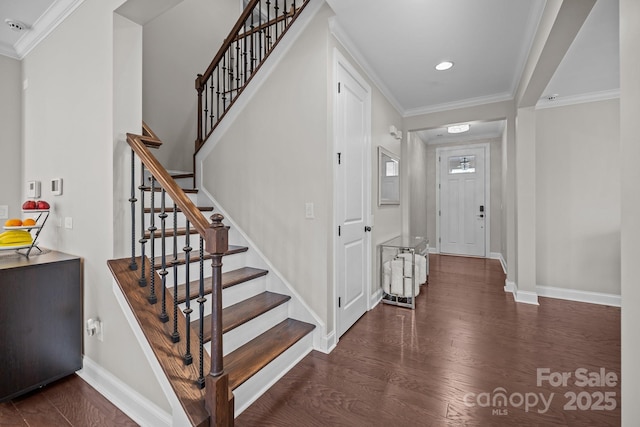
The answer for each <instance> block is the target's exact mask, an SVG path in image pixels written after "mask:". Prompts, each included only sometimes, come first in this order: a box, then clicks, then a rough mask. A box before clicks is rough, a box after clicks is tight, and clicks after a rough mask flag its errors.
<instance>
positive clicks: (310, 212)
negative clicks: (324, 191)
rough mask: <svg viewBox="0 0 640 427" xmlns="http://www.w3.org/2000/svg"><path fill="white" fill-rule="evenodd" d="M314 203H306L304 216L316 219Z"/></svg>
mask: <svg viewBox="0 0 640 427" xmlns="http://www.w3.org/2000/svg"><path fill="white" fill-rule="evenodd" d="M313 210H314V209H313V203H312V202H307V203H305V204H304V217H305V218H307V219H314V218H315V217H316V215H315V213H314V211H313Z"/></svg>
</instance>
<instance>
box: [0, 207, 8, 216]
mask: <svg viewBox="0 0 640 427" xmlns="http://www.w3.org/2000/svg"><path fill="white" fill-rule="evenodd" d="M7 218H9V206H7V205H2V206H0V219H7Z"/></svg>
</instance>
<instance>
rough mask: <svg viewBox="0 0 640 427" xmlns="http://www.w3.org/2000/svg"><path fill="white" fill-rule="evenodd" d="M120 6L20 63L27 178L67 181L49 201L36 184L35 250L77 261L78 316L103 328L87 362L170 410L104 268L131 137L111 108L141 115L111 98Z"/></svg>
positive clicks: (81, 10)
mask: <svg viewBox="0 0 640 427" xmlns="http://www.w3.org/2000/svg"><path fill="white" fill-rule="evenodd" d="M122 3H123V1H122V0H108V1H104V0H103V1H85V2H84V3H82V5H80V6H79V7H78V8H77V9H76V10H75V11H74V13H73V14H71V15H70V16H69V17H68V18H67V19H65V21H64V22H63V23H62V24H60V25H59V26H58V27H56V29H55V30H54V31H53V32H52V33H51V34H50V35H49V36H48V37H47V38H46V39H45V40H43V41H42V42H41V43H40V44H39V45H38V46H37V47H36V48H34V49H33V50H32V51H31V52H30V53H29V54H28V55H27V56H26V57H25V58H24V60H23V73H24V78H25V79H28V81H29V87H28V89H27V90H26V91H24V122H25V130H24V147H23V149H24V158H25V164H24V176H25V178H26V179H36V180H41V181H42V182H43V184H44V183H47V182H49V180H50V179H51V178H63V180H64V193H63V195H62V196H58V197H52V195H51V193H50V192H49V191H48V190H47V189H46V186H43V194H42V196H43V198H44V199H46V200H49V201H50V202H51V204H52V208H53V212H52V215H51V216H52V218H50V219H49V221H48V223H47V226H46V227H45V228H44V229H43V231H42V233H41V242H42V246H44V247H47V248H53V249H56V250H59V251H62V252H67V253H70V254H74V255H78V256H80V257H82V258H83V260H84V262H83V268H84V295H83V297H84V307H83V308H84V316H85V319H87V318H89V317H94V318H95V317H100V319H101V320H102V321H103V323H104V326H105V329H104V341H103V342H100V341H98V340H97V339H95V338H87V339H85V341H84V354H85V357H88V358H90V359H91V360H93V361H94V362H96V363H97V364H98V365H100V366H101V367H102V368H104V369H105V370H107V371H108V372H110V373H112V374H113V375H115V376H116V377H118V378H119V379H120V380H122V381H123V382H125V383H126V384H128V385H129V386H131V387H132V388H134V389H135V390H136V391H138V392H139V393H141V394H142V395H144V396H145V397H147V398H148V399H149V400H151V401H152V402H154V403H155V404H156V405H158V406H159V407H161V408H163V409H165V410H167V411H170V409H169V405H168V402H167V401H166V398H165V397H164V395H163V393H162V391H161V389H160V387H159V385H158V382H157V381H156V380H155V376H154V374H153V372H152V370H151V368H150V366H149V364H148V363H147V361H146V358H145V356H144V354H143V353H142V350H141V348H140V345H139V344H138V342H137V340H136V338H135V336H134V335H133V333H132V330H131V328H130V327H129V325H128V323H127V320H126V319H125V317H124V315H123V312H122V310H121V309H120V306H119V304H118V302H117V301H116V299H115V297H114V293H113V289H112V286H113V277H112V276H111V273H110V272H109V269H108V268H107V265H106V261H107V260H108V259H111V258H113V257H114V249H113V248H114V241H115V239H116V237H115V236H116V235H121V234H122V233H121V229H120V227H123V226H124V225H123V224H122V223H116V222H114V206H116V205H117V204H118V203H122V202H123V201H126V199H127V198H128V195H127V194H121V193H116V194H114V176H113V175H114V165H116V163H117V162H116V161H115V160H114V159H116V158H118V156H119V153H117V151H118V150H121V149H124V148H123V147H124V145H123V142H122V136H123V135H124V133H125V132H130V131H131V129H130V128H129V127H127V128H125V129H114V123H118V122H119V121H118V119H115V118H114V110H115V109H116V107H115V105H114V102H115V101H114V100H119V101H120V102H124V103H125V104H126V105H129V106H130V107H129V108H132V109H136V108H137V110H138V111H141V105H140V98H139V95H134V96H133V98H130V99H123V97H124V98H126V94H123V93H120V92H118V93H116V92H117V89H118V88H116V87H115V85H114V81H118V82H121V81H124V80H121V79H120V78H119V77H115V76H114V72H115V73H118V72H120V71H121V70H114V68H115V67H114V65H115V62H114V47H115V49H116V51H117V52H119V53H118V55H119V54H122V55H124V56H122V57H120V59H123V58H124V57H126V53H125V51H123V50H120V49H119V48H118V46H121V44H122V43H125V41H126V40H129V42H131V41H132V40H133V39H131V38H128V37H127V36H126V35H124V34H120V36H123V37H125V39H124V40H123V39H121V38H116V37H115V34H114V26H118V25H125V26H126V23H125V22H124V21H121V20H118V19H115V21H116V22H114V13H113V11H114V10H115V9H116V8H117V7H118V6H120V4H122ZM133 31H134V33H135V31H136V30H133ZM139 36H141V33H140V34H139ZM114 42H115V44H116V46H114ZM137 43H139V44H133V45H130V46H129V47H130V48H131V49H134V50H135V49H139V48H140V47H141V39H139V38H138V39H137ZM125 80H126V79H125ZM137 91H138V94H139V91H140V88H139V87H138V89H137ZM136 103H137V104H138V105H137V106H136V105H135V104H136ZM136 118H137V119H138V120H139V119H140V118H141V114H140V113H138V116H137V117H136ZM119 123H121V122H119ZM136 127H137V129H139V123H137V124H136ZM62 217H72V218H73V228H72V229H67V228H63V227H57V226H56V225H57V219H58V218H62ZM121 224H122V225H121Z"/></svg>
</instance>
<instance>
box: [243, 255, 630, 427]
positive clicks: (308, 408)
mask: <svg viewBox="0 0 640 427" xmlns="http://www.w3.org/2000/svg"><path fill="white" fill-rule="evenodd" d="M430 261H431V266H430V267H431V271H430V276H429V285H428V286H426V287H423V289H422V292H421V293H420V296H419V297H418V298H417V309H416V310H415V311H412V310H409V309H405V308H399V307H394V306H389V305H383V304H379V305H378V306H377V307H376V308H374V309H373V310H371V311H370V312H369V313H367V314H366V315H365V316H363V317H362V318H361V319H360V320H359V321H358V322H357V323H356V324H355V325H354V326H353V327H352V328H351V329H350V330H349V331H348V332H347V333H346V334H345V335H343V336H342V337H341V339H340V342H339V344H338V346H337V347H336V348H335V349H334V350H333V351H332V352H331V353H330V354H328V355H327V354H323V353H319V352H315V351H314V352H312V353H310V354H309V355H308V356H307V357H306V358H304V359H303V360H302V361H301V363H300V364H298V366H296V367H295V368H293V369H292V370H291V371H290V372H289V373H288V374H287V375H285V376H284V377H283V378H282V379H281V380H280V381H278V383H277V384H275V385H274V386H273V387H272V388H271V389H270V390H269V391H268V392H267V393H266V394H265V395H263V396H262V397H261V398H260V399H258V400H257V401H256V402H255V403H254V404H253V405H251V406H250V407H249V408H247V409H246V410H245V411H244V412H243V413H242V414H240V415H239V416H238V418H237V419H236V426H240V427H242V426H323V427H324V426H483V427H484V426H579V427H585V426H619V425H620V381H619V380H620V309H619V308H613V307H606V306H599V305H593V304H584V303H575V302H569V301H561V300H554V299H549V298H540V305H539V306H532V305H525V304H516V303H515V302H514V301H513V296H512V295H511V294H507V293H505V292H504V290H503V286H504V279H505V277H504V274H503V272H502V269H501V267H500V264H499V263H498V262H497V261H495V260H485V259H473V258H461V257H451V256H434V255H432V256H431V258H430ZM538 369H541V371H540V374H538ZM545 369H546V370H545ZM581 369H584V370H585V371H584V372H583V371H582V370H581ZM601 369H604V375H601V372H602V371H601ZM576 371H577V372H576ZM563 373H568V374H564V375H565V377H566V381H565V383H566V385H565V384H563V383H562V375H563ZM538 377H540V380H541V381H540V384H539V385H538V379H539V378H538ZM583 377H587V378H588V379H589V381H590V382H587V381H583V380H584V378H583ZM603 377H604V378H603ZM614 377H615V378H614ZM556 380H557V381H558V382H555V381H556ZM583 383H587V384H586V385H584V384H583ZM614 383H615V384H614ZM501 396H503V398H502V399H501ZM505 399H506V402H504V400H505Z"/></svg>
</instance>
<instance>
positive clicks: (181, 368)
mask: <svg viewBox="0 0 640 427" xmlns="http://www.w3.org/2000/svg"><path fill="white" fill-rule="evenodd" d="M129 138H130V140H131V141H130V143H132V145H133V146H134V147H136V142H140V143H141V144H142V145H143V146H144V147H145V150H146V151H147V152H148V148H158V147H159V146H160V145H159V143H158V140H157V138H156V137H155V136H140V137H138V138H136V136H133V135H130V136H129ZM136 139H137V140H138V141H136ZM139 148H140V147H136V148H134V151H136V150H138V149H139ZM149 155H150V152H149V154H146V153H145V154H143V156H142V157H147V156H149ZM156 166H157V165H156ZM154 167H155V166H152V168H151V169H153V168H154ZM134 174H135V172H134ZM169 178H170V179H171V180H173V183H174V185H177V183H176V182H175V181H176V179H178V180H180V179H182V180H185V179H186V180H187V181H189V182H190V181H191V177H190V176H175V175H174V176H170V177H169ZM143 179H144V180H145V181H146V184H147V185H140V186H139V187H138V189H139V190H140V198H141V200H143V202H142V208H141V213H143V214H144V215H143V216H142V221H141V224H142V225H141V227H140V228H141V229H142V230H143V232H141V233H140V239H139V244H140V248H141V251H142V252H145V249H144V248H145V247H149V248H150V251H151V255H150V257H146V256H144V255H142V256H134V257H131V258H124V259H116V260H111V261H109V262H108V265H109V268H110V269H111V271H112V274H113V276H114V278H115V280H116V282H117V284H118V285H119V287H120V290H121V291H122V294H123V295H124V297H125V298H126V301H127V303H128V307H125V309H129V310H131V312H132V314H133V316H135V318H136V319H137V321H138V325H139V327H140V328H141V329H142V332H143V333H144V336H145V337H146V339H147V341H148V342H149V344H150V346H151V348H152V349H153V352H154V354H155V356H156V358H157V359H158V362H159V363H160V365H161V366H162V369H163V371H164V372H165V374H166V376H167V378H168V380H169V382H170V383H171V385H172V388H173V390H174V392H175V393H176V396H177V397H178V400H179V401H180V402H181V404H182V408H183V409H184V411H185V413H186V415H187V417H188V418H189V420H190V422H191V424H192V425H194V426H200V425H210V424H209V422H210V414H209V412H208V409H207V403H206V402H207V388H208V386H209V385H210V384H209V382H210V381H209V380H208V378H210V377H214V378H218V377H221V376H222V375H224V376H225V378H226V379H225V382H228V384H225V386H226V387H228V393H223V394H226V396H227V397H226V402H227V404H226V406H227V411H228V412H229V414H230V415H227V420H228V421H222V422H216V423H212V424H211V425H232V421H233V414H234V413H235V409H236V408H238V407H244V406H246V405H247V404H249V403H250V402H251V401H252V400H253V399H255V398H256V397H257V396H258V392H259V391H261V390H263V389H265V388H266V387H268V386H269V385H270V383H271V382H273V380H274V376H275V377H276V378H277V377H278V376H280V375H282V374H283V367H284V369H286V367H290V366H292V365H293V364H294V363H295V362H296V361H297V360H299V359H300V358H302V357H304V355H306V354H307V353H308V352H309V351H311V349H312V347H313V338H312V335H311V332H312V331H313V330H314V328H315V325H313V324H310V323H307V322H303V321H300V320H296V319H293V318H291V317H290V316H289V311H290V310H289V309H288V304H289V301H290V300H291V296H290V295H284V294H280V293H277V292H273V291H270V290H267V288H268V283H267V278H268V275H269V271H268V270H267V269H264V268H262V267H261V266H259V267H255V266H251V265H246V264H245V263H246V257H244V255H245V254H247V253H248V248H247V247H246V246H242V245H227V248H226V250H225V251H224V253H223V254H221V259H222V260H223V263H224V265H225V268H224V269H222V266H220V271H219V272H218V273H219V274H218V275H219V279H220V280H219V281H220V291H221V292H220V293H221V297H222V301H221V308H222V310H221V312H220V313H221V323H220V325H218V324H217V323H216V319H215V317H216V314H215V307H213V308H212V306H211V304H205V303H206V302H207V300H209V299H214V300H215V297H214V296H213V295H212V294H213V293H214V292H215V289H216V284H215V282H216V279H215V277H214V276H215V275H216V271H215V267H214V269H213V271H212V272H211V274H206V273H205V270H207V269H206V268H204V266H205V261H207V260H210V261H213V263H214V264H215V252H216V250H214V251H213V252H212V253H207V252H206V251H205V250H204V247H205V246H204V245H200V247H199V251H198V253H197V254H191V252H192V248H191V244H192V243H191V242H193V241H194V240H199V241H200V242H201V243H204V241H205V239H200V236H199V233H198V231H197V230H196V228H195V227H193V226H192V225H191V221H189V220H187V216H185V212H189V211H190V210H191V209H185V208H181V207H178V205H177V204H174V203H173V201H172V200H171V199H170V198H168V197H167V196H168V191H167V190H166V189H165V188H164V187H162V185H160V184H159V181H161V180H162V178H160V180H158V179H156V178H150V177H147V176H146V174H145V177H143ZM183 190H184V191H183V192H182V194H183V195H187V199H186V200H188V201H189V202H184V201H183V203H185V204H187V205H189V203H191V205H192V206H191V207H192V208H195V209H197V211H198V212H199V214H200V215H201V217H202V218H204V216H205V214H206V215H209V214H211V213H212V212H213V210H214V209H213V207H211V206H200V207H196V206H195V204H194V203H193V201H192V199H191V198H195V196H196V195H197V190H194V189H183ZM178 194H180V193H178ZM158 198H160V199H161V200H162V199H164V202H162V201H161V203H160V205H158V200H157V199H158ZM131 199H136V197H132V198H131ZM136 202H137V200H136V201H135V202H132V204H134V203H136ZM145 206H148V207H145ZM167 206H168V207H167ZM132 210H133V211H134V212H135V210H136V209H133V208H132ZM169 217H172V219H170V220H167V218H169ZM212 218H213V224H212V225H214V226H216V227H215V228H217V230H216V231H217V232H218V233H220V234H226V232H227V231H228V230H227V227H224V226H221V221H222V218H221V215H219V214H214V215H213V216H212ZM156 225H159V227H157V226H156ZM210 229H211V228H210ZM163 236H164V237H163ZM219 237H220V236H218V238H219ZM218 240H220V239H218ZM223 240H224V239H223ZM158 248H161V249H160V252H161V254H160V255H158V256H156V255H155V252H156V250H157V249H158ZM178 248H181V249H178ZM134 266H135V269H134ZM209 270H211V269H209ZM142 271H144V274H142ZM194 277H195V278H196V279H195V280H192V278H194ZM201 278H202V279H201ZM194 308H195V309H194ZM217 328H219V329H220V331H219V333H220V334H221V336H222V342H223V343H224V345H222V349H221V352H222V356H223V358H222V366H223V369H222V370H221V372H223V373H220V372H216V371H215V370H214V369H212V366H213V365H214V363H212V362H211V361H210V357H209V356H208V354H212V355H215V353H216V350H215V349H213V350H212V347H215V346H217V344H215V343H212V338H214V337H215V334H216V329H217ZM274 365H275V366H274ZM212 373H217V374H218V375H212ZM205 384H206V385H207V387H204V388H203V386H204V385H205ZM236 396H237V400H236Z"/></svg>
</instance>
